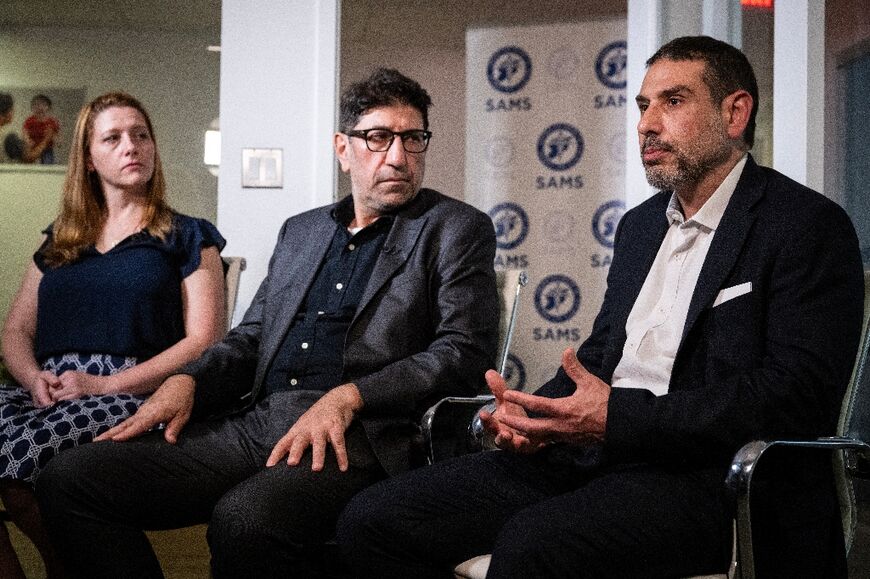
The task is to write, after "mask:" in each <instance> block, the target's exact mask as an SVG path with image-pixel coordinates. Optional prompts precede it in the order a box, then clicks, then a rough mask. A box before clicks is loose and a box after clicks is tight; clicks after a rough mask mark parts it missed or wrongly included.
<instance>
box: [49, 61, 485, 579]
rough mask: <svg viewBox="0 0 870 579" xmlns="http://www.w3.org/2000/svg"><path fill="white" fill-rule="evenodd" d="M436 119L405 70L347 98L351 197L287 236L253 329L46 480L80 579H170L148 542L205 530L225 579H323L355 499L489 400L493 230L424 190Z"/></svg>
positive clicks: (69, 563)
mask: <svg viewBox="0 0 870 579" xmlns="http://www.w3.org/2000/svg"><path fill="white" fill-rule="evenodd" d="M430 105H431V100H430V98H429V95H428V94H427V93H426V91H425V90H424V89H423V88H422V87H421V86H420V85H419V84H418V83H416V82H415V81H413V80H411V79H409V78H407V77H405V76H403V75H402V74H400V73H399V72H397V71H395V70H388V69H379V70H377V71H375V72H374V73H373V74H372V76H371V77H369V78H368V79H366V80H364V81H362V82H359V83H356V84H354V85H352V86H350V87H349V88H348V89H347V90H346V91H345V92H344V94H343V95H342V99H341V105H340V121H339V132H337V133H336V134H335V136H334V146H335V151H336V155H337V157H338V160H339V163H340V165H341V169H342V170H343V171H345V172H347V173H348V174H349V175H350V181H351V186H352V195H351V197H348V198H346V199H344V200H342V201H339V202H338V203H336V204H334V205H331V206H327V207H321V208H318V209H314V210H312V211H308V212H306V213H303V214H301V215H297V216H295V217H292V218H290V219H288V220H287V221H286V222H285V224H284V226H283V228H282V229H281V232H280V234H279V237H278V243H277V246H276V248H275V251H274V254H273V256H272V259H271V262H270V264H269V271H268V275H267V277H266V279H265V280H264V281H263V283H262V285H261V286H260V288H259V291H258V292H257V295H256V296H255V298H254V300H253V303H252V305H251V306H250V308H249V309H248V311H247V313H246V314H245V317H244V319H243V320H242V322H241V324H240V325H239V326H238V327H237V328H235V329H233V330H232V331H231V332H230V333H229V334H228V335H227V337H226V338H225V339H224V340H223V341H222V342H220V343H218V344H217V345H215V346H214V347H212V348H211V349H209V350H207V351H206V353H205V354H204V355H203V356H202V357H201V358H200V359H199V360H197V361H196V362H194V363H192V364H190V365H189V366H187V367H186V368H184V369H183V370H182V373H181V374H178V375H175V376H172V377H170V378H169V379H167V380H166V381H165V382H164V383H163V385H162V386H161V387H160V388H159V389H158V390H157V391H156V392H155V393H154V394H153V395H152V397H151V398H150V399H149V400H148V402H146V403H145V404H144V405H143V406H142V407H141V409H140V410H139V412H138V413H137V414H136V415H135V416H133V417H131V418H130V419H129V420H127V421H126V422H124V423H122V424H121V425H119V426H118V427H116V428H114V429H112V430H110V431H109V432H107V433H106V434H105V435H103V436H102V437H101V439H102V440H103V442H98V443H96V444H90V445H85V446H83V447H81V448H82V449H84V450H85V452H76V451H75V449H74V450H73V451H71V452H65V453H62V454H63V456H61V457H60V458H62V459H63V460H53V461H52V462H51V463H50V465H49V468H48V469H47V470H46V471H45V472H44V473H43V475H42V476H41V477H40V485H39V489H38V493H39V496H40V500H41V504H42V505H43V509H44V511H43V513H44V517H45V518H46V523H47V526H48V527H49V529H50V532H51V534H52V537H53V539H54V541H55V545H56V547H57V549H58V550H59V551H60V554H61V556H62V558H63V560H64V562H65V564H66V569H67V571H68V572H69V573H70V574H71V575H72V576H73V577H88V578H96V577H107V578H108V577H122V576H123V577H162V575H161V571H160V566H159V563H158V561H157V559H156V558H155V556H154V553H153V551H152V550H151V547H150V545H149V543H148V541H147V539H146V538H145V536H144V534H143V533H142V532H141V529H166V528H177V527H184V526H188V525H193V524H197V523H203V522H209V530H208V541H209V547H210V549H211V553H212V563H211V565H212V573H213V576H214V577H216V578H222V577H246V576H249V577H258V578H259V577H306V578H308V577H318V576H321V575H322V574H324V572H325V570H324V569H323V568H322V566H321V561H320V559H322V557H323V554H322V552H321V551H320V550H319V549H318V546H319V545H320V544H321V543H323V542H324V541H326V540H328V539H330V538H331V537H332V536H333V533H334V529H335V521H336V519H337V517H338V514H339V513H340V512H341V510H342V508H343V507H344V505H345V504H346V503H347V501H348V500H349V499H350V498H351V497H352V496H353V495H354V494H356V493H357V492H358V491H359V490H361V489H362V488H364V487H366V486H369V485H371V484H372V483H374V482H376V481H378V480H381V479H383V478H386V477H387V476H389V475H393V474H396V473H399V472H402V471H405V470H407V469H409V468H410V467H411V466H412V440H413V438H414V435H415V434H416V433H417V428H416V424H417V420H418V419H419V417H420V415H421V414H422V412H423V410H424V409H425V408H427V407H428V405H429V404H430V403H431V402H433V401H434V400H436V399H438V398H440V397H442V396H444V395H447V394H472V393H474V392H476V391H478V390H479V389H480V387H482V386H483V381H482V379H481V378H480V377H481V376H483V374H484V372H485V371H486V370H487V369H488V368H491V367H492V361H493V359H494V357H495V356H494V354H495V343H496V335H497V321H498V302H497V297H496V290H495V275H494V272H493V267H492V263H493V260H494V257H495V233H494V231H493V226H492V223H491V221H490V220H489V218H488V217H487V216H486V214H484V213H482V212H480V211H478V210H476V209H474V208H472V207H470V206H469V205H466V204H464V203H462V202H459V201H456V200H453V199H450V198H448V197H445V196H444V195H441V194H440V193H438V192H436V191H433V190H431V189H423V188H421V183H422V181H423V173H424V169H425V161H426V149H427V146H428V144H429V139H430V138H431V136H432V133H430V132H429V131H428V109H429V106H430ZM240 405H241V410H238V408H239V407H240ZM214 415H222V416H223V418H216V419H214V418H212V419H208V418H205V419H204V418H202V417H204V416H214ZM191 416H193V418H194V420H192V421H190V422H189V423H188V419H189V418H190V417H191ZM159 424H164V425H165V428H164V429H163V430H162V432H148V431H150V430H152V429H154V428H155V427H157V426H158V425H159ZM182 428H183V430H182Z"/></svg>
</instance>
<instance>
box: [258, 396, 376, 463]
mask: <svg viewBox="0 0 870 579" xmlns="http://www.w3.org/2000/svg"><path fill="white" fill-rule="evenodd" d="M362 405H363V401H362V397H361V396H360V394H359V390H358V389H357V387H356V386H355V385H354V384H343V385H341V386H338V387H336V388H333V389H332V390H330V391H329V392H327V393H326V394H324V395H323V396H322V397H321V398H320V400H318V401H317V402H315V403H314V404H313V405H312V406H311V408H309V409H308V410H306V411H305V413H304V414H303V415H302V416H300V417H299V420H297V421H296V423H295V424H294V425H293V426H292V427H290V430H288V431H287V434H285V435H284V436H282V437H281V439H280V440H279V441H278V443H277V444H275V448H273V449H272V453H271V454H270V455H269V459H268V460H267V461H266V466H275V465H276V464H278V462H279V461H280V460H281V459H282V458H284V457H285V456H286V457H287V464H289V465H290V466H296V465H298V464H299V461H300V460H302V455H303V453H304V452H305V450H306V449H308V447H311V470H313V471H320V470H322V469H323V462H324V461H325V460H326V446H327V444H329V445H332V450H333V451H334V452H335V458H336V459H337V461H338V468H339V469H340V470H341V471H342V472H344V471H346V470H347V467H348V460H347V448H346V447H345V444H344V433H345V431H346V430H347V427H348V426H350V423H351V422H352V421H353V418H354V416H355V414H356V412H357V411H359V409H360V408H362Z"/></svg>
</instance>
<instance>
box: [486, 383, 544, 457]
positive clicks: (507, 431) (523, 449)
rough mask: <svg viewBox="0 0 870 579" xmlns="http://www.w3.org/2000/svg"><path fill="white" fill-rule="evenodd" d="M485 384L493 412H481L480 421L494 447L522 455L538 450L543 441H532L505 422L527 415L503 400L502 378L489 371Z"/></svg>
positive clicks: (503, 385) (519, 407) (504, 389)
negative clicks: (492, 405)
mask: <svg viewBox="0 0 870 579" xmlns="http://www.w3.org/2000/svg"><path fill="white" fill-rule="evenodd" d="M486 384H487V386H489V390H490V392H492V393H493V395H494V396H495V412H488V411H487V410H485V409H484V410H481V411H480V420H481V422H482V423H483V426H484V427H485V428H486V429H487V430H488V431H489V432H490V433H491V434H493V435H494V437H495V445H496V446H497V447H499V448H501V449H502V450H512V451H514V452H519V453H523V454H529V453H532V452H535V451H537V450H538V449H540V448H541V447H542V446H543V445H544V441H542V440H533V439H531V438H529V437H528V436H526V435H524V434H523V433H521V432H520V431H519V430H517V429H515V428H512V427H510V426H509V425H508V424H507V423H506V422H505V418H507V417H511V416H513V417H520V418H527V414H526V411H525V410H523V408H522V407H521V406H519V405H518V404H514V403H512V402H508V401H506V400H505V399H504V394H505V392H506V391H507V384H506V383H505V381H504V378H502V377H501V375H500V374H499V373H498V372H496V371H495V370H489V371H487V373H486Z"/></svg>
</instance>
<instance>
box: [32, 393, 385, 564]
mask: <svg viewBox="0 0 870 579" xmlns="http://www.w3.org/2000/svg"><path fill="white" fill-rule="evenodd" d="M319 396H320V393H315V392H282V393H277V394H273V395H271V396H269V397H268V398H266V399H265V400H263V401H262V402H260V403H259V404H258V405H257V406H256V407H254V408H253V409H251V410H249V411H248V412H246V413H245V414H243V415H240V416H237V417H232V418H228V419H223V420H219V421H212V422H203V423H196V424H189V425H188V426H187V427H186V428H185V429H184V430H183V431H182V433H181V435H180V437H179V440H178V443H177V444H175V445H171V444H168V443H166V442H165V441H164V440H163V438H162V433H159V432H155V433H150V434H148V435H146V436H144V437H142V438H140V439H137V440H133V441H129V442H122V443H114V442H101V443H94V444H87V445H83V446H80V447H77V448H75V449H72V450H69V451H65V452H62V453H60V454H59V455H58V456H57V457H55V458H54V459H53V460H52V461H51V462H50V463H49V465H48V468H47V469H46V470H45V471H44V473H43V474H42V475H41V476H40V478H39V480H38V481H37V496H38V498H39V501H40V505H41V508H42V512H43V518H44V520H45V523H46V526H47V527H48V530H49V533H50V535H51V537H52V541H53V543H54V545H55V547H56V548H57V550H58V552H59V554H60V556H61V558H62V559H63V561H64V564H65V568H66V569H67V571H68V572H70V573H71V574H72V576H73V577H82V578H84V577H87V578H89V579H93V578H107V579H108V578H113V579H117V578H128V577H129V578H134V577H135V578H140V577H141V578H154V577H162V576H163V575H162V572H161V570H160V566H159V563H158V561H157V559H156V557H155V555H154V552H153V551H152V549H151V545H150V543H149V542H148V539H147V537H146V536H145V534H144V533H143V530H155V529H171V528H179V527H185V526H189V525H193V524H198V523H203V522H208V523H209V529H208V542H209V547H210V549H211V555H212V562H211V564H212V573H213V576H214V577H215V578H218V579H220V578H224V577H235V578H238V577H258V578H259V577H306V578H307V577H318V576H320V575H321V574H322V573H323V569H322V568H321V565H320V563H321V562H320V560H319V558H320V556H321V552H320V550H319V549H318V546H319V545H320V544H321V543H323V542H324V541H326V540H328V539H331V538H332V536H333V534H334V530H335V522H336V519H337V518H338V515H339V514H340V512H341V510H342V508H343V507H344V505H345V504H346V503H347V501H348V500H349V499H350V498H351V497H352V496H353V495H354V494H355V493H356V492H358V491H359V490H360V489H362V488H364V487H366V486H368V485H370V484H372V483H374V482H376V481H378V480H380V479H382V478H384V477H385V476H386V475H385V473H384V472H383V469H382V468H381V467H380V465H379V463H378V462H377V459H376V458H375V456H374V454H373V452H372V450H371V447H370V446H369V444H368V441H367V439H366V436H365V433H364V432H363V429H362V426H361V425H359V424H358V423H353V424H352V425H351V427H350V428H349V429H348V432H347V433H346V436H347V439H346V442H347V448H348V454H349V457H348V458H349V461H350V468H349V469H348V471H347V472H344V473H342V472H340V471H339V470H338V465H337V463H336V460H335V456H334V455H333V454H328V456H327V461H326V464H325V466H324V468H323V470H322V471H320V472H316V473H315V472H312V471H311V454H310V452H308V453H306V456H305V458H304V460H303V461H302V463H301V464H300V465H299V466H297V467H288V466H287V464H286V463H284V462H282V463H279V464H278V465H276V466H275V467H272V468H268V469H267V468H265V463H266V458H267V457H268V455H269V453H270V452H271V450H272V447H273V446H274V444H275V442H277V440H278V439H279V438H280V437H281V436H283V435H284V433H286V431H287V429H288V428H289V427H290V426H291V425H292V424H293V422H295V421H296V420H297V419H298V417H299V416H301V414H302V413H303V412H304V411H305V409H307V408H309V407H310V405H311V404H312V403H313V402H314V401H315V400H316V399H317V398H318V397H319Z"/></svg>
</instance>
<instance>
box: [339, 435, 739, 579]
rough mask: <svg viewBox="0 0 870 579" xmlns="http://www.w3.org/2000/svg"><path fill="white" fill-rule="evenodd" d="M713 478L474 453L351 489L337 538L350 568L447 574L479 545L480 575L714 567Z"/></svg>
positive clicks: (725, 537) (720, 535)
mask: <svg viewBox="0 0 870 579" xmlns="http://www.w3.org/2000/svg"><path fill="white" fill-rule="evenodd" d="M584 471H585V472H584ZM723 478H724V473H722V476H720V475H719V474H718V473H700V474H699V473H685V472H670V471H668V470H665V469H661V468H655V467H651V466H648V465H623V466H618V467H612V468H603V469H600V470H596V471H594V472H588V469H578V468H574V467H568V466H560V465H554V464H551V463H550V462H548V461H547V460H546V458H545V457H524V456H518V455H515V454H512V453H508V452H499V451H496V452H485V453H479V454H476V455H470V456H464V457H460V458H459V459H454V460H452V461H447V462H445V463H441V464H437V465H435V466H434V467H428V468H425V469H421V470H418V471H414V472H412V473H408V474H407V475H403V476H400V477H397V478H393V479H389V480H386V481H383V482H381V483H378V484H377V485H375V486H373V487H370V488H368V489H366V490H365V491H362V492H361V493H360V494H359V495H357V497H356V498H354V499H353V501H351V503H350V504H349V505H348V507H347V508H346V509H345V512H344V513H343V515H342V517H341V519H340V521H339V525H338V540H339V544H340V547H341V549H342V552H343V554H344V555H345V557H346V558H347V559H348V562H349V565H350V566H351V568H353V569H354V570H355V571H356V572H357V573H358V575H359V576H360V577H372V578H374V577H377V578H408V577H413V578H414V579H423V578H428V577H433V578H434V577H439V578H444V579H447V578H451V577H452V576H453V574H452V569H453V567H454V566H455V565H457V564H458V563H460V562H462V561H464V560H466V559H469V558H471V557H473V556H476V555H480V554H484V553H490V552H491V553H492V554H493V556H492V563H491V566H490V570H489V574H488V577H490V578H509V577H516V578H524V579H527V578H529V577H534V578H536V579H542V578H548V577H565V578H569V577H570V578H580V577H638V578H640V577H643V578H652V577H685V576H688V575H693V574H702V573H703V574H706V573H717V572H718V573H721V572H724V571H725V570H726V569H727V568H728V565H729V562H730V560H731V544H732V523H731V520H732V519H731V518H732V513H731V512H730V510H729V507H728V506H727V505H728V502H727V501H726V500H725V497H724V496H723V495H724V493H723V492H722V491H721V488H722V481H723Z"/></svg>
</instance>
